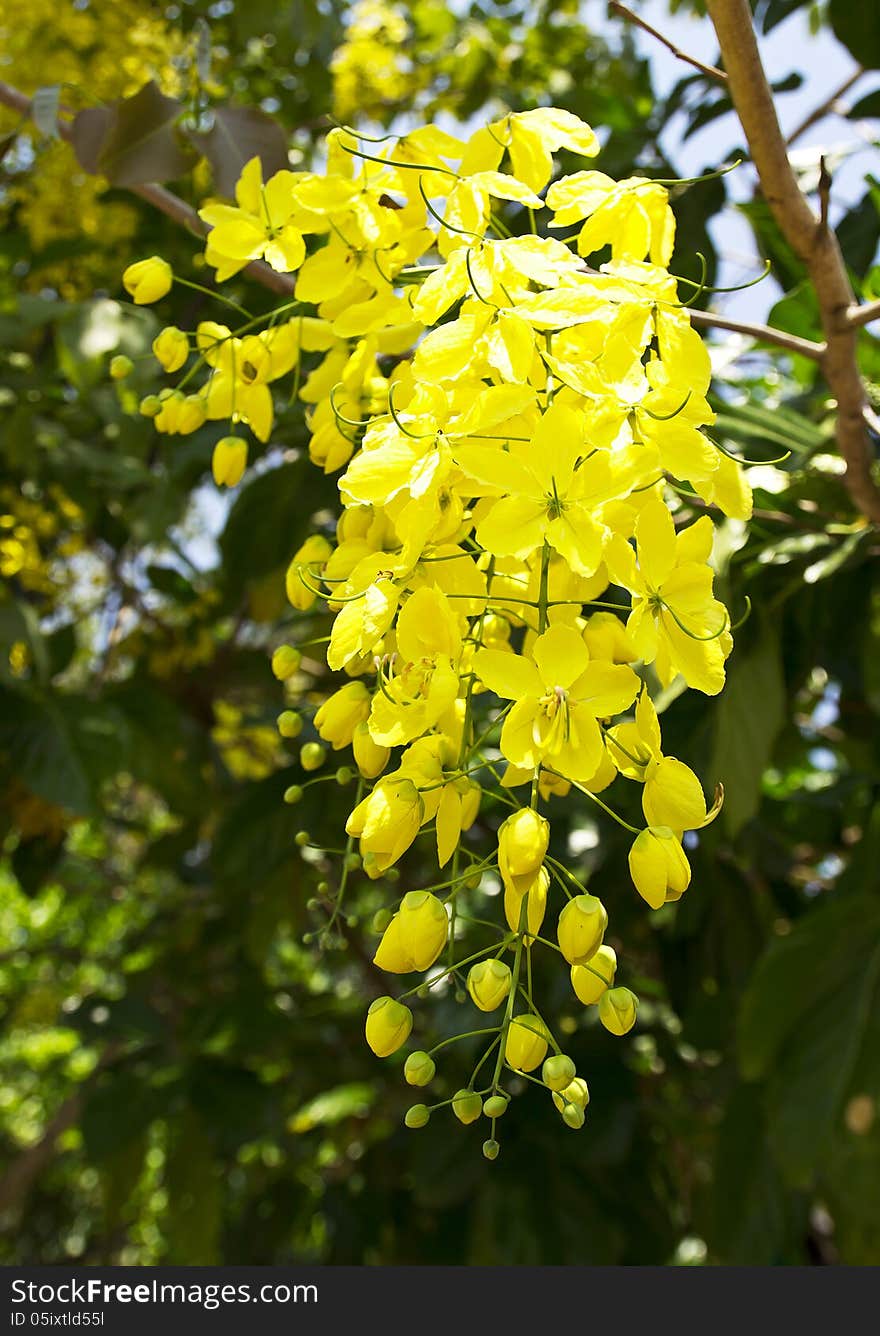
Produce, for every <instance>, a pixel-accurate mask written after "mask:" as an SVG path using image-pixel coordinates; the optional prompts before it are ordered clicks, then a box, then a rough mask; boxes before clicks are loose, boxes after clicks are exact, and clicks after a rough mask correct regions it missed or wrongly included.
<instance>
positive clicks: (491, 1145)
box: [483, 1141, 501, 1160]
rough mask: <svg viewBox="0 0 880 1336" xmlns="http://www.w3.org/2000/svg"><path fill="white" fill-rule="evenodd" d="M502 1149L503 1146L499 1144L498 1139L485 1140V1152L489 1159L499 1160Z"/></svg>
mask: <svg viewBox="0 0 880 1336" xmlns="http://www.w3.org/2000/svg"><path fill="white" fill-rule="evenodd" d="M500 1150H501V1147H500V1146H499V1145H498V1142H497V1141H484V1142H483V1154H484V1155H485V1157H486V1159H487V1160H497V1159H498V1154H499V1152H500Z"/></svg>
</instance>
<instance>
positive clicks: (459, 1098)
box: [452, 1090, 483, 1124]
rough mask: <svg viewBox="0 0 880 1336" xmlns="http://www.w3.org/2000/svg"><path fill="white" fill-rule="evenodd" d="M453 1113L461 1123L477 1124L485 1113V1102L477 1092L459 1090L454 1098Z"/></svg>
mask: <svg viewBox="0 0 880 1336" xmlns="http://www.w3.org/2000/svg"><path fill="white" fill-rule="evenodd" d="M452 1112H453V1113H454V1114H455V1116H456V1118H457V1119H458V1121H459V1122H460V1123H465V1124H467V1123H475V1122H476V1121H477V1119H478V1118H479V1116H480V1114H481V1113H482V1112H483V1101H482V1100H481V1099H480V1096H479V1095H478V1094H477V1092H476V1091H475V1090H459V1091H457V1092H456V1093H455V1094H454V1095H453V1096H452Z"/></svg>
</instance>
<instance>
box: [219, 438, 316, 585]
mask: <svg viewBox="0 0 880 1336" xmlns="http://www.w3.org/2000/svg"><path fill="white" fill-rule="evenodd" d="M322 492H323V488H322V486H321V482H320V480H319V479H316V478H315V470H314V467H313V466H311V465H310V464H309V462H308V460H298V461H297V462H296V463H295V464H282V465H281V467H280V468H277V469H272V470H271V471H269V472H267V473H262V474H260V476H259V477H258V478H255V479H254V481H253V482H252V483H250V484H249V485H248V486H247V487H245V489H244V491H242V492H241V493H240V494H239V495H238V497H237V498H236V500H235V504H234V505H233V507H232V510H231V511H230V512H229V518H228V520H227V521H226V528H225V529H224V530H223V533H222V535H221V538H220V550H221V553H222V556H223V567H224V571H225V574H226V577H227V580H228V582H229V586H230V588H231V589H233V590H235V591H241V590H242V589H243V588H244V586H245V585H246V584H249V583H253V582H255V581H257V580H259V579H260V578H261V577H262V576H264V575H269V574H270V573H271V572H272V571H280V570H281V568H282V567H284V566H286V565H287V563H288V562H289V561H290V559H291V557H292V556H293V554H294V552H295V551H296V549H297V548H298V547H299V546H300V544H301V543H302V542H303V541H304V539H305V536H306V533H307V532H308V525H309V521H310V519H311V516H312V513H313V512H314V510H315V509H316V508H317V507H318V506H319V505H320V504H321V500H322Z"/></svg>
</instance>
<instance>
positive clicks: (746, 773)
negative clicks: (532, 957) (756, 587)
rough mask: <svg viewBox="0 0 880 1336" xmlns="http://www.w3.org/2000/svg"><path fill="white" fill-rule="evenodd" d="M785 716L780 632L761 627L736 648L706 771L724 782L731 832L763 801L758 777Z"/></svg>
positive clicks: (726, 816) (725, 816)
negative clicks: (753, 639) (753, 638)
mask: <svg viewBox="0 0 880 1336" xmlns="http://www.w3.org/2000/svg"><path fill="white" fill-rule="evenodd" d="M784 718H785V684H784V681H783V676H782V659H781V655H780V647H779V634H778V631H776V630H775V629H774V628H772V627H770V626H767V627H765V628H764V629H763V630H762V632H761V634H760V636H759V638H758V640H757V642H756V643H755V644H754V645H752V646H751V647H750V648H747V649H744V650H743V649H739V648H737V649H735V650H734V654H733V657H732V658H731V661H730V665H729V669H728V676H727V686H726V687H725V689H724V691H723V692H722V694H721V697H720V699H719V702H718V709H717V712H716V724H715V745H714V748H713V753H712V761H711V764H710V767H709V774H710V775H711V777H712V779H713V781H715V780H718V781H720V782H721V783H722V784H723V785H724V792H725V798H724V808H723V810H722V818H723V820H724V823H725V826H726V828H727V830H728V832H729V834H730V835H736V834H737V832H738V831H739V830H741V829H742V827H743V826H744V825H745V824H746V822H747V821H750V820H751V818H752V817H753V816H754V815H755V813H756V812H757V810H758V807H759V805H760V802H761V779H762V776H763V774H764V768H765V766H766V765H767V764H768V762H769V760H770V757H771V755H772V754H773V744H774V742H775V740H776V736H777V734H778V733H779V731H780V729H781V728H782V724H783V722H784Z"/></svg>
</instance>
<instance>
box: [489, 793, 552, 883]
mask: <svg viewBox="0 0 880 1336" xmlns="http://www.w3.org/2000/svg"><path fill="white" fill-rule="evenodd" d="M549 843H550V826H549V823H548V822H547V821H546V820H545V819H544V817H542V816H539V815H538V813H537V812H535V811H534V810H533V809H532V808H531V807H521V808H520V809H519V811H518V812H514V813H513V815H512V816H509V817H508V818H507V820H506V821H504V822H502V824H501V826H500V827H499V829H498V867H499V869H500V871H501V876H502V878H503V880H504V884H505V886H507V885H508V884H512V885H513V886H514V888H515V889H516V890H518V891H521V890H523V889H524V887H522V886H520V885H517V882H518V881H519V879H521V878H524V879H525V881H526V883H529V882H531V881H532V880H533V879H534V876H535V874H536V873H537V871H538V868H539V867H540V866H541V864H542V863H543V861H544V855H545V854H546V852H547V845H548V844H549Z"/></svg>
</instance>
